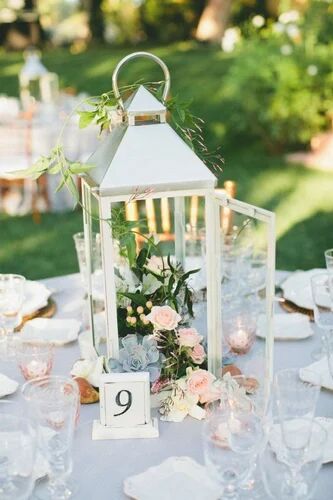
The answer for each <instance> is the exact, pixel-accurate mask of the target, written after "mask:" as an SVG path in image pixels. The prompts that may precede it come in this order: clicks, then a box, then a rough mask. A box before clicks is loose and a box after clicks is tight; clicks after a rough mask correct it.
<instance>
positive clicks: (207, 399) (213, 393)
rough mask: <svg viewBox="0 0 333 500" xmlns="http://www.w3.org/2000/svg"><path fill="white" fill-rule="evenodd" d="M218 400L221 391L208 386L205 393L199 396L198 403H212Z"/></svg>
mask: <svg viewBox="0 0 333 500" xmlns="http://www.w3.org/2000/svg"><path fill="white" fill-rule="evenodd" d="M220 398H221V391H220V390H219V389H217V387H213V386H210V388H209V389H208V391H207V392H205V393H204V394H201V396H200V398H199V402H200V403H201V404H204V403H212V402H213V401H217V400H218V399H220Z"/></svg>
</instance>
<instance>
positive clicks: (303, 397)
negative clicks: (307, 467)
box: [275, 369, 321, 488]
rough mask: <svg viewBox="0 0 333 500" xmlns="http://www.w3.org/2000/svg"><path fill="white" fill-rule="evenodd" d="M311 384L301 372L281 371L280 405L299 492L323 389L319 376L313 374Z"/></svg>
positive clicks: (277, 382)
mask: <svg viewBox="0 0 333 500" xmlns="http://www.w3.org/2000/svg"><path fill="white" fill-rule="evenodd" d="M311 380H312V382H311V383H309V382H303V381H302V380H301V379H300V378H299V371H298V370H297V369H286V370H281V371H279V372H277V373H276V375H275V399H276V405H277V409H278V415H279V418H280V424H281V432H282V438H283V441H284V444H285V448H286V456H287V460H288V463H289V465H290V469H291V472H292V477H293V481H294V485H295V488H296V485H297V483H298V477H299V471H300V467H301V464H302V461H303V459H304V454H305V451H306V447H307V445H308V443H309V439H310V436H311V426H312V422H313V418H314V414H315V410H316V405H317V401H318V397H319V392H320V387H321V384H320V382H321V377H320V375H319V374H317V373H315V372H312V373H311ZM300 419H303V425H302V426H301V427H300V426H299V425H298V421H299V420H300ZM295 429H297V432H295Z"/></svg>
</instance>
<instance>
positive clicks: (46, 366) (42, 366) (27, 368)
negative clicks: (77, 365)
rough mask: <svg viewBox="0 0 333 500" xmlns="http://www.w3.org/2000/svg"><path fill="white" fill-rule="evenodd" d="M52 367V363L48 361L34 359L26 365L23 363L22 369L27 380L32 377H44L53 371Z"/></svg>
mask: <svg viewBox="0 0 333 500" xmlns="http://www.w3.org/2000/svg"><path fill="white" fill-rule="evenodd" d="M51 367H52V366H51V363H49V362H47V361H39V360H37V359H32V360H31V361H29V363H27V364H26V365H21V370H22V373H23V376H24V378H25V379H26V380H31V379H32V378H37V377H44V376H45V375H49V374H50V372H51Z"/></svg>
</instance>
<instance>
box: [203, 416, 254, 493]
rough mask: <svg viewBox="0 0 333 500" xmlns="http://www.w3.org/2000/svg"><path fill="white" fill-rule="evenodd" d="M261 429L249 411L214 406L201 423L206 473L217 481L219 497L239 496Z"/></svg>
mask: <svg viewBox="0 0 333 500" xmlns="http://www.w3.org/2000/svg"><path fill="white" fill-rule="evenodd" d="M260 435H261V429H260V425H259V423H258V421H257V420H256V417H255V416H254V415H253V414H251V413H247V414H245V413H242V412H230V411H229V410H226V409H222V408H221V407H217V408H216V409H215V410H213V411H212V412H208V418H207V419H206V421H205V423H204V426H203V447H204V457H205V464H206V467H207V470H208V473H209V474H210V475H211V476H212V477H213V478H214V479H215V480H216V481H217V482H218V483H219V484H220V486H221V489H222V498H230V499H234V500H236V499H237V498H239V491H240V483H241V481H243V480H244V479H245V478H246V477H247V475H248V473H249V470H250V467H251V461H252V460H253V458H254V457H255V456H256V454H257V452H258V442H259V441H260V437H259V436H260Z"/></svg>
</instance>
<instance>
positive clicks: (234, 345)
mask: <svg viewBox="0 0 333 500" xmlns="http://www.w3.org/2000/svg"><path fill="white" fill-rule="evenodd" d="M253 342H254V332H252V331H251V332H250V331H247V330H245V329H244V328H240V329H239V330H236V331H234V332H232V333H230V335H229V336H228V343H229V346H230V348H231V350H232V351H233V352H235V353H236V354H246V353H247V352H249V350H250V349H251V346H252V344H253Z"/></svg>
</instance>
